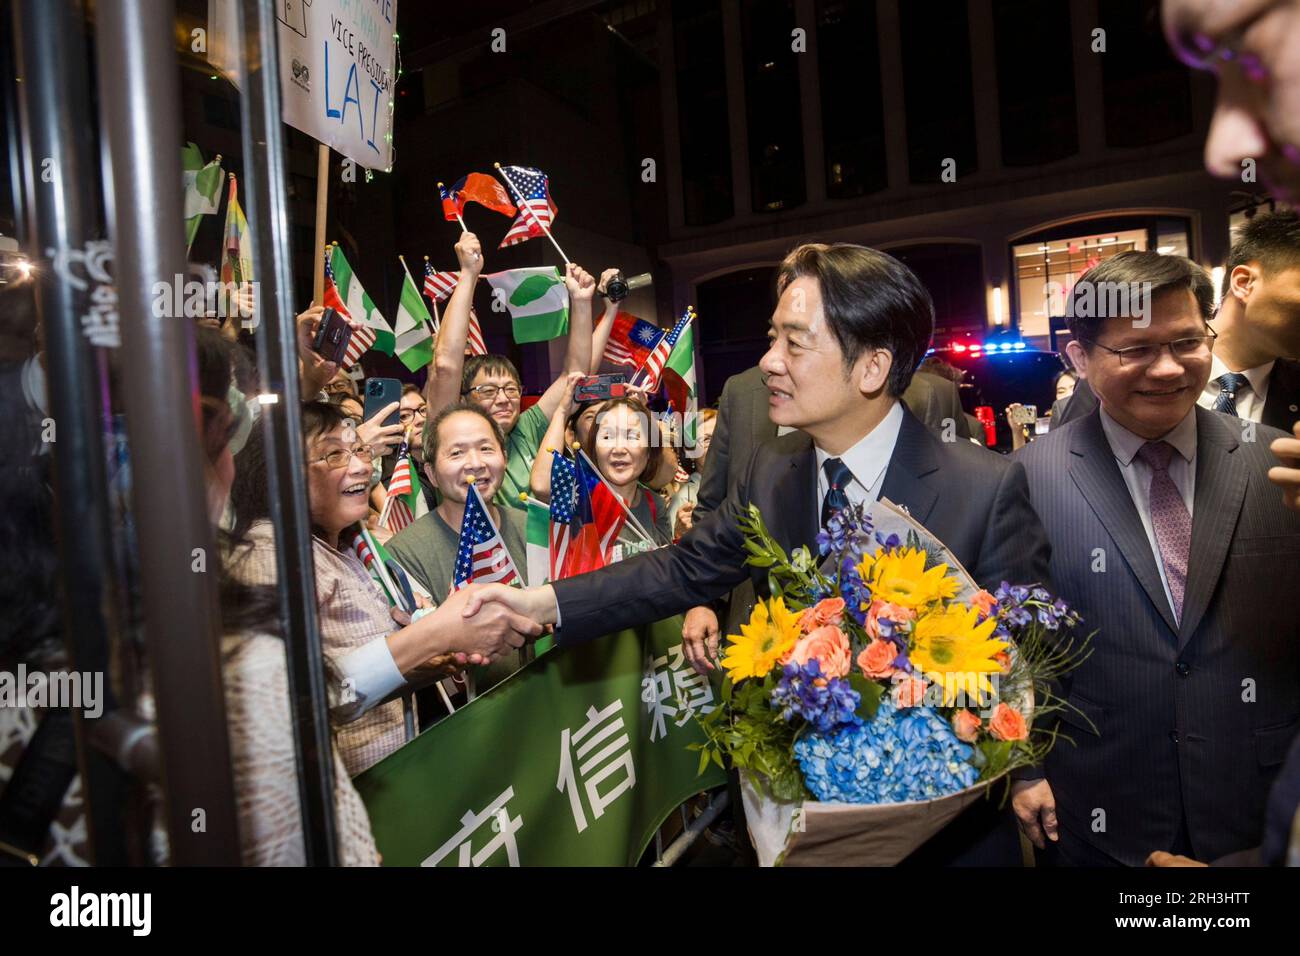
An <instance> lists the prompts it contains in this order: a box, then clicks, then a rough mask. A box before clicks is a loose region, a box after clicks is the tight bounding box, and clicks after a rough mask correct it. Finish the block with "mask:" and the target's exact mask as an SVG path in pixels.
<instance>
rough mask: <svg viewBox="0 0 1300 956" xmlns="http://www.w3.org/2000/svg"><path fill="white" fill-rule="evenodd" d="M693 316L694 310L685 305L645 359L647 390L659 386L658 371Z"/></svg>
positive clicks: (660, 370) (662, 366) (661, 368)
mask: <svg viewBox="0 0 1300 956" xmlns="http://www.w3.org/2000/svg"><path fill="white" fill-rule="evenodd" d="M693 318H695V312H694V310H693V309H691V307H690V306H687V307H686V311H685V312H683V313H682V317H681V318H680V319H678V320H677V324H676V325H674V326H673V327H672V330H671V331H670V332H669V333H668V334H667V335H665V336H663V337H662V338H661V339H660V340H659V342H658V344H656V345H655V347H654V351H653V352H651V353H650V357H649V358H647V359H646V360H645V374H646V380H645V387H646V388H647V389H648V390H650V391H654V390H655V389H657V388H658V387H659V373H660V372H662V371H663V370H664V364H665V363H666V362H667V361H668V356H669V355H671V354H672V352H673V346H674V345H676V344H677V340H678V339H679V338H681V336H682V333H683V332H685V331H686V326H688V325H689V324H690V322H691V319H693Z"/></svg>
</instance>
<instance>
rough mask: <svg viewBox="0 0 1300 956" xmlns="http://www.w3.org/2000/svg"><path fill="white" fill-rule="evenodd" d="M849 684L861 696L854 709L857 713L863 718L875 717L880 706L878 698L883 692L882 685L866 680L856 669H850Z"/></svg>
mask: <svg viewBox="0 0 1300 956" xmlns="http://www.w3.org/2000/svg"><path fill="white" fill-rule="evenodd" d="M849 686H850V687H852V688H853V689H854V690H856V691H857V692H858V694H859V695H860V696H861V697H862V701H861V703H859V704H858V709H857V711H856V713H857V715H858V716H859V717H861V718H863V719H864V720H870V719H871V718H873V717H875V716H876V710H877V708H879V707H880V698H881V697H882V696H884V693H885V687H884V685H883V684H878V683H876V682H875V681H873V680H868V679H867V678H865V677H863V676H862V675H861V674H859V673H857V672H856V671H852V672H850V673H849Z"/></svg>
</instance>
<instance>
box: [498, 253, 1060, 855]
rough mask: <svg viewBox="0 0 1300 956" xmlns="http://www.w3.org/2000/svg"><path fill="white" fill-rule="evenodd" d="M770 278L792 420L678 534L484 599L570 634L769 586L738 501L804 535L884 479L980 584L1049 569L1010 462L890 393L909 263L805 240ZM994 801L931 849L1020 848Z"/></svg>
mask: <svg viewBox="0 0 1300 956" xmlns="http://www.w3.org/2000/svg"><path fill="white" fill-rule="evenodd" d="M777 289H778V291H779V293H780V299H779V301H778V304H777V307H776V310H775V312H774V313H773V315H772V319H771V328H770V331H769V338H770V340H771V342H772V345H771V348H770V349H769V350H768V352H767V353H766V354H765V355H764V356H763V359H762V361H761V363H760V367H761V368H762V369H763V371H764V373H766V375H767V385H766V387H767V392H768V414H769V416H770V417H771V420H772V421H773V422H774V423H775V424H777V425H787V426H789V427H791V428H795V429H799V431H797V432H794V433H791V434H787V435H783V436H781V437H779V438H776V439H774V440H772V441H770V442H765V443H764V444H762V445H760V446H759V447H758V449H757V450H756V451H755V452H754V453H753V455H752V457H751V459H750V461H749V463H748V464H747V466H746V467H745V469H744V472H743V474H742V476H741V478H740V479H739V481H738V482H737V486H736V489H735V493H734V494H729V495H728V496H727V499H726V501H725V503H724V504H723V505H722V507H721V508H720V509H719V510H718V511H715V512H713V513H711V514H709V515H707V516H706V517H705V518H703V519H702V520H701V521H699V522H698V523H696V524H695V526H694V527H693V528H692V529H691V530H690V531H689V532H687V534H685V535H684V536H683V537H682V539H681V540H680V541H679V542H678V543H677V544H676V545H673V546H671V547H666V548H661V549H659V550H657V551H653V552H650V553H648V554H643V555H638V556H637V557H634V558H631V559H629V560H625V561H622V562H620V563H618V564H615V565H612V566H610V567H607V568H603V569H602V570H600V571H595V572H592V573H590V574H584V575H579V576H577V577H573V578H568V579H565V580H562V581H557V582H555V583H554V584H550V585H545V586H543V587H541V588H530V589H527V590H518V589H514V588H508V587H501V588H491V589H489V590H487V591H483V592H480V593H482V594H483V595H484V597H485V599H488V600H497V601H500V602H502V603H505V604H508V605H510V606H511V607H513V608H515V609H516V610H518V611H519V612H520V613H522V614H524V615H525V616H528V617H531V618H533V619H534V620H536V621H539V622H541V623H552V624H556V625H557V628H556V641H557V643H558V644H560V645H561V646H565V645H568V644H573V643H579V642H582V641H587V640H591V639H592V638H595V637H599V636H601V635H603V634H608V633H610V632H611V631H616V630H618V629H620V628H623V627H627V626H630V625H633V624H638V623H643V622H646V621H653V620H658V619H660V618H663V617H666V616H668V615H671V614H676V613H679V612H681V611H685V610H686V609H687V608H690V607H694V606H696V605H701V604H705V603H707V602H709V601H712V600H714V599H715V598H718V597H721V596H722V595H724V594H726V593H727V592H729V591H730V590H731V589H732V588H734V587H735V586H736V585H737V584H739V583H741V582H742V581H745V580H747V579H748V580H750V581H751V582H752V583H753V585H754V588H755V591H756V593H757V594H759V595H760V596H764V597H766V596H767V595H768V586H767V575H766V572H764V571H762V570H761V569H757V568H751V567H747V566H746V564H745V558H746V551H745V548H744V535H743V533H742V532H741V530H740V526H739V522H740V519H741V517H742V516H743V515H744V514H745V513H746V511H747V508H748V506H749V505H751V504H752V505H755V506H757V507H758V509H759V511H760V512H761V513H762V515H763V520H764V522H765V523H766V525H767V527H768V530H769V531H770V532H771V534H772V536H773V538H775V540H776V541H777V542H779V543H780V544H781V546H782V547H783V548H785V549H786V551H787V552H789V551H790V550H792V549H794V548H796V547H799V546H808V547H809V548H812V549H815V548H816V542H815V539H816V535H817V532H818V530H819V529H820V528H821V527H822V526H823V525H824V523H825V520H826V517H827V515H828V514H829V512H830V511H832V510H834V509H836V508H839V507H843V506H844V505H846V504H849V503H862V502H869V501H874V500H875V499H876V498H878V497H880V496H882V495H883V496H884V497H886V498H889V499H890V500H892V501H894V502H895V503H896V504H899V505H902V506H904V507H906V508H907V509H908V511H909V512H910V514H911V515H912V517H913V518H915V519H916V520H917V521H919V522H921V523H922V524H924V525H925V526H926V527H927V528H928V529H929V530H930V531H931V532H933V533H934V534H935V535H936V536H937V537H938V538H939V539H940V540H942V541H943V542H944V543H945V544H946V545H947V546H948V547H949V548H950V549H951V550H952V551H953V553H954V554H955V556H956V557H957V559H958V560H959V561H961V563H962V564H963V565H964V566H965V567H966V568H967V569H968V570H969V571H970V573H971V574H972V575H973V576H974V578H975V580H976V581H977V582H979V583H980V584H981V585H983V586H985V587H988V588H995V587H997V586H998V585H999V583H1000V582H1002V581H1003V580H1007V581H1012V582H1023V583H1028V582H1035V581H1043V580H1045V578H1046V571H1047V560H1048V546H1047V542H1046V538H1045V536H1044V534H1043V530H1042V527H1041V525H1040V524H1039V521H1038V518H1037V516H1036V515H1035V514H1034V512H1033V509H1032V508H1031V507H1030V505H1029V496H1028V490H1027V488H1026V485H1025V478H1024V474H1023V471H1022V469H1021V467H1020V465H1019V464H1017V463H1015V462H1011V461H1008V460H1006V459H1004V458H1002V457H1000V456H998V455H991V454H989V453H988V451H986V450H984V449H981V448H977V447H976V446H975V445H973V444H972V443H971V442H969V441H954V442H943V441H941V440H940V439H939V438H938V437H936V436H935V435H933V434H932V433H931V432H929V431H928V430H927V429H926V428H925V426H924V425H922V424H921V423H920V421H918V420H917V418H916V417H915V416H914V415H913V414H912V413H911V412H909V411H907V410H906V409H905V408H904V406H903V405H902V403H901V402H900V401H899V397H900V396H901V395H902V394H903V393H904V391H906V389H907V385H908V383H909V382H910V380H911V377H912V370H913V369H914V368H915V367H916V365H917V363H918V362H919V361H920V358H921V356H922V355H923V354H924V353H925V350H926V348H927V347H928V345H929V341H930V336H931V333H932V330H933V321H934V308H933V305H932V304H931V301H930V296H929V293H927V292H926V291H925V289H924V287H923V286H922V285H921V284H920V282H919V281H918V280H917V278H916V276H915V275H914V274H913V273H912V272H911V270H909V269H908V268H907V267H906V266H904V265H903V264H902V263H900V262H898V261H897V260H896V259H894V258H892V257H891V256H888V255H886V254H884V253H881V252H877V251H875V250H872V249H867V248H864V247H862V246H852V245H847V244H844V245H834V246H826V245H819V244H810V245H805V246H800V247H799V248H797V249H795V250H794V251H793V252H792V253H791V254H790V255H789V256H788V257H787V258H786V260H785V262H783V263H782V266H781V270H780V275H779V278H778V283H777ZM710 454H712V451H711V452H710ZM997 811H998V808H997V806H996V803H994V802H989V803H986V804H981V805H980V806H979V807H976V808H972V811H971V813H970V815H969V817H967V819H966V821H964V822H965V823H966V824H967V827H966V829H965V830H963V831H962V833H961V840H962V845H961V846H957V845H955V844H952V843H948V844H946V845H945V850H944V853H943V854H942V858H943V859H944V860H945V861H953V862H956V861H962V862H983V863H991V864H1003V865H1016V864H1018V863H1019V862H1020V853H1019V845H1018V841H1017V839H1016V834H1015V827H1014V824H1012V823H1011V821H1010V818H1009V814H1007V813H1005V812H1004V813H1001V814H999V813H998V812H997ZM1002 823H1005V824H1007V825H1006V826H1001V825H1000V824H1002ZM955 830H956V827H954V828H950V831H949V833H947V834H945V838H946V839H948V840H953V839H956V838H957V834H956V833H955V832H954V831H955Z"/></svg>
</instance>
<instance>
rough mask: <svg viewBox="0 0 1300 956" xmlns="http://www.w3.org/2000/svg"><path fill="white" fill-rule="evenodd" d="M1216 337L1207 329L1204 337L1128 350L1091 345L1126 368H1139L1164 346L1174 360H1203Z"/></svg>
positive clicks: (1214, 333) (1149, 362)
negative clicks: (1103, 351) (1117, 360)
mask: <svg viewBox="0 0 1300 956" xmlns="http://www.w3.org/2000/svg"><path fill="white" fill-rule="evenodd" d="M1218 337H1219V335H1218V333H1217V332H1215V331H1214V330H1213V329H1209V330H1207V331H1206V334H1205V335H1190V336H1188V337H1187V338H1182V339H1174V340H1173V341H1172V342H1151V343H1150V344H1147V345H1130V346H1129V347H1128V348H1123V349H1113V348H1111V347H1110V346H1109V345H1102V344H1101V343H1100V342H1093V343H1092V344H1093V345H1095V346H1097V348H1099V349H1105V350H1106V351H1107V352H1109V353H1111V354H1112V355H1115V356H1118V357H1119V364H1120V365H1122V366H1124V367H1126V368H1141V367H1143V366H1146V365H1150V364H1151V363H1152V362H1154V361H1155V360H1156V359H1157V358H1158V357H1159V355H1160V353H1161V352H1162V351H1164V349H1165V347H1166V346H1168V348H1169V354H1170V355H1172V356H1173V357H1174V358H1176V359H1180V358H1204V357H1205V356H1206V355H1209V354H1210V352H1211V351H1212V350H1213V348H1214V340H1215V339H1217V338H1218Z"/></svg>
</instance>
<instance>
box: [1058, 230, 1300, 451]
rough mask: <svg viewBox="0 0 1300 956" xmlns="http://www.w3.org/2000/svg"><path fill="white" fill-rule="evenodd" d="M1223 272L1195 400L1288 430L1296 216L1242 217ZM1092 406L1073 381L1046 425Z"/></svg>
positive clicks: (1299, 248) (1295, 414) (1299, 412)
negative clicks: (1205, 369)
mask: <svg viewBox="0 0 1300 956" xmlns="http://www.w3.org/2000/svg"><path fill="white" fill-rule="evenodd" d="M1223 273H1224V274H1223V286H1222V289H1221V290H1220V293H1221V294H1220V305H1219V310H1218V313H1217V314H1216V315H1215V317H1214V331H1215V332H1217V333H1218V338H1217V339H1216V340H1215V342H1214V356H1213V359H1212V365H1211V367H1210V378H1209V381H1208V382H1207V383H1206V385H1205V388H1204V389H1202V391H1201V394H1200V395H1199V396H1198V397H1197V403H1198V404H1199V405H1200V406H1201V407H1202V408H1212V409H1214V410H1215V411H1217V412H1227V413H1228V414H1229V415H1236V416H1237V417H1238V418H1242V419H1246V420H1248V421H1252V422H1260V423H1261V424H1264V425H1269V426H1271V427H1273V428H1281V429H1282V430H1283V431H1290V430H1291V426H1293V425H1294V424H1295V423H1296V422H1297V421H1300V361H1295V359H1297V358H1300V354H1298V352H1300V215H1297V214H1296V212H1295V211H1294V210H1291V209H1287V210H1279V211H1277V212H1268V213H1259V214H1258V215H1256V216H1255V217H1254V218H1253V219H1249V220H1247V221H1246V224H1245V225H1244V226H1242V227H1241V229H1240V231H1239V232H1238V234H1237V239H1236V241H1235V242H1234V243H1233V244H1232V249H1231V250H1230V251H1229V253H1228V259H1227V261H1226V262H1225V263H1224V266H1223ZM1096 407H1097V397H1096V395H1094V394H1093V391H1092V389H1091V388H1089V387H1088V385H1087V383H1086V382H1080V383H1079V384H1078V387H1076V388H1075V390H1074V394H1073V395H1072V396H1071V397H1070V398H1069V400H1068V401H1067V402H1066V403H1064V405H1062V407H1061V408H1060V410H1059V412H1058V410H1057V409H1056V407H1055V406H1053V414H1052V427H1053V428H1057V427H1060V426H1061V425H1064V424H1067V423H1069V422H1071V421H1073V420H1075V419H1077V418H1083V417H1084V416H1085V415H1089V414H1091V413H1092V411H1093V410H1094V409H1095V408H1096Z"/></svg>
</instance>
